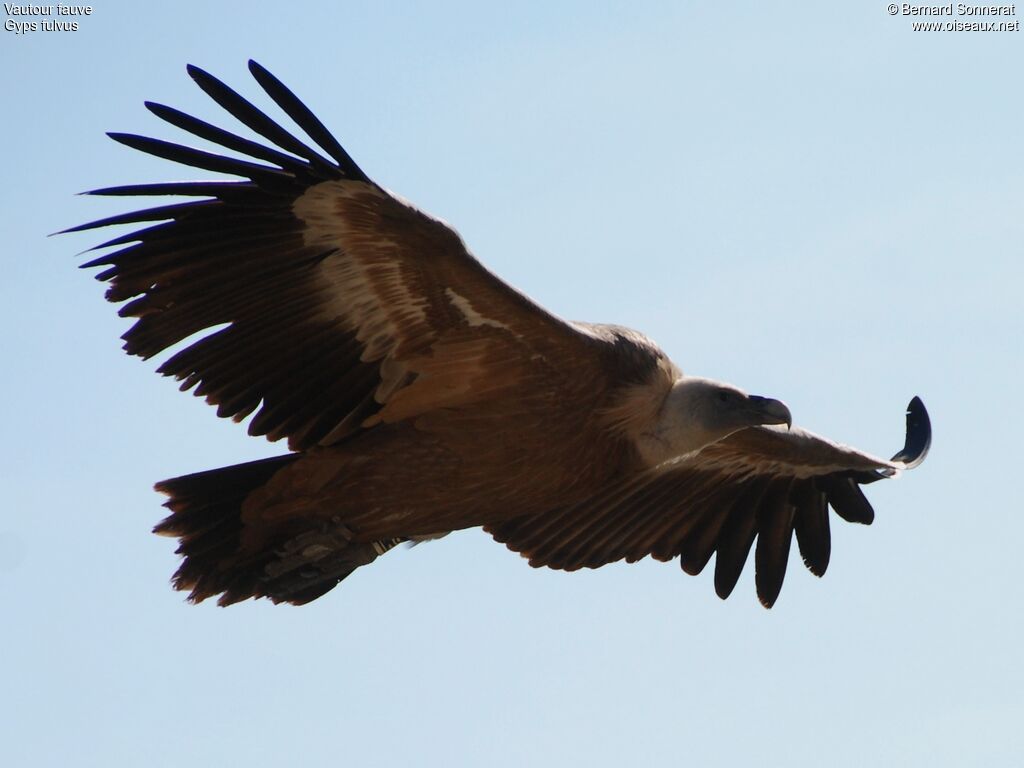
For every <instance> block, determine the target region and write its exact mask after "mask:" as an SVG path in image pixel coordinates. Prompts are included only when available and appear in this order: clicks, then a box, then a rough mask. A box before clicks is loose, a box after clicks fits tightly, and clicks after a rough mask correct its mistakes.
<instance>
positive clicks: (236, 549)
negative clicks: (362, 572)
mask: <svg viewBox="0 0 1024 768" xmlns="http://www.w3.org/2000/svg"><path fill="white" fill-rule="evenodd" d="M299 455H300V454H297V453H294V454H288V455H285V456H277V457H274V458H271V459H262V460H259V461H251V462H247V463H245V464H236V465H234V466H230V467H221V468H220V469H211V470H209V471H207V472H198V473H196V474H192V475H183V476H182V477H175V478H172V479H170V480H164V481H162V482H160V483H157V485H156V490H158V491H160V492H161V493H165V494H167V495H168V496H169V497H170V498H169V499H168V501H167V502H166V503H165V504H164V506H165V507H167V508H168V509H170V510H171V514H170V515H169V516H168V517H167V518H165V519H164V520H162V521H161V522H160V523H159V524H158V525H157V526H156V527H155V528H154V529H153V532H154V533H157V534H160V535H161V536H172V537H175V538H177V539H178V541H179V547H178V549H177V554H179V555H182V556H183V557H184V560H183V561H182V563H181V566H180V567H179V568H178V571H177V573H175V574H174V577H173V579H172V583H173V584H174V588H175V589H180V590H189V596H188V599H189V600H190V601H191V602H194V603H198V602H201V601H203V600H205V599H206V598H208V597H213V596H214V595H220V598H219V599H218V601H217V602H218V604H219V605H231V604H232V603H237V602H239V601H241V600H246V599H248V598H250V597H269V598H270V599H271V600H273V601H274V602H275V603H281V602H287V603H292V604H293V605H303V604H305V603H308V602H310V601H312V600H315V599H316V598H318V597H320V596H321V595H323V594H326V593H327V592H329V591H330V590H331V589H332V588H334V587H335V586H336V585H337V584H338V583H339V582H340V581H341V580H342V579H344V578H345V577H346V576H348V575H349V574H350V573H352V571H354V570H355V569H356V568H358V567H360V566H362V565H368V564H369V563H372V562H373V561H374V560H376V559H377V558H378V557H379V556H380V555H382V554H384V553H385V552H387V551H388V550H389V549H391V548H392V547H394V546H396V545H397V544H400V543H401V542H402V541H404V540H405V539H403V538H394V539H387V540H383V541H374V542H353V541H351V540H350V537H351V532H350V531H349V530H348V529H347V528H345V526H344V525H341V524H340V523H338V522H337V521H331V522H330V523H329V525H327V526H324V525H323V523H322V522H318V524H317V525H316V526H309V525H308V524H307V525H303V524H302V521H301V520H300V521H294V520H293V521H292V522H291V523H289V524H288V525H285V526H278V527H268V528H267V529H266V530H259V529H256V528H253V526H252V525H251V524H248V525H247V526H246V539H247V541H246V546H243V541H242V535H243V522H242V515H241V510H242V504H243V503H244V501H245V499H246V498H247V497H248V496H249V494H250V493H252V492H253V491H255V490H256V489H258V488H260V487H262V486H263V485H265V484H266V483H267V482H268V481H269V480H270V478H271V477H272V476H273V475H274V474H275V473H277V472H278V471H279V470H281V469H283V468H284V467H286V466H288V465H289V464H291V463H292V462H293V461H294V460H295V459H296V458H298V457H299ZM253 541H256V542H258V544H257V545H256V546H253V544H252V542H253Z"/></svg>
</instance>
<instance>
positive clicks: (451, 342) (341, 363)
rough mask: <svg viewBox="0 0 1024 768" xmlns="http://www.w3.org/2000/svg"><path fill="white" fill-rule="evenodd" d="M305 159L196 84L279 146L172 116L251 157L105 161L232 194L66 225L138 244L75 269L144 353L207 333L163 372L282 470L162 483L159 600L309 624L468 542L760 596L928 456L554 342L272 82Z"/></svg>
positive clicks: (138, 139)
mask: <svg viewBox="0 0 1024 768" xmlns="http://www.w3.org/2000/svg"><path fill="white" fill-rule="evenodd" d="M249 69H250V71H251V72H252V75H253V77H255V79H256V81H257V82H258V83H259V84H260V86H262V88H263V90H265V91H266V93H267V94H268V95H269V96H270V98H271V99H272V100H273V101H274V102H275V103H276V104H277V106H278V107H280V108H281V109H282V110H283V111H284V112H285V113H286V114H287V115H288V116H289V117H290V118H291V119H292V120H293V121H294V122H295V123H296V124H297V125H298V126H299V127H300V128H301V129H302V130H303V131H304V132H305V133H306V135H307V136H308V137H309V139H311V140H312V142H313V144H315V145H317V147H319V149H315V148H313V147H312V146H310V145H309V144H307V143H305V142H304V141H303V140H301V139H299V138H296V137H295V136H293V135H292V134H290V133H289V132H287V131H286V130H285V129H283V128H282V127H281V126H279V125H278V124H277V123H275V122H274V121H273V120H272V119H271V118H270V117H268V116H267V115H266V114H264V113H263V112H262V111H260V110H259V109H257V108H256V107H254V106H253V105H252V104H250V103H249V102H248V101H246V100H245V99H243V98H242V97H241V96H239V95H238V94H237V93H236V92H235V91H233V90H231V89H230V88H228V87H227V86H226V85H224V84H223V83H221V82H220V81H219V80H217V79H215V78H214V77H212V76H211V75H209V74H207V73H206V72H204V71H202V70H200V69H198V68H195V67H189V70H188V71H189V74H190V75H191V76H192V78H193V79H194V80H195V82H196V83H197V84H198V85H199V87H200V88H202V89H203V90H204V91H205V92H206V93H207V94H208V95H209V96H210V97H212V98H213V100H214V101H216V102H217V103H218V104H219V105H220V106H221V107H223V108H224V109H225V110H226V111H227V112H229V113H230V114H231V115H232V116H233V117H235V118H236V119H237V120H239V121H240V122H241V123H242V124H244V125H246V126H248V127H249V128H250V129H251V130H253V131H254V132H256V133H257V134H259V135H261V136H263V137H264V138H265V139H267V141H268V142H269V144H272V145H275V146H273V147H272V146H270V145H269V144H262V143H259V142H255V141H251V140H249V139H246V138H242V137H241V136H238V135H236V134H234V133H230V132H228V131H226V130H223V129H221V128H218V127H215V126H213V125H211V124H209V123H206V122H203V121H201V120H198V119H196V118H194V117H191V116H189V115H187V114H185V113H183V112H180V111H178V110H176V109H172V108H171V107H167V106H164V105H162V104H154V103H147V104H146V106H147V107H148V109H149V110H150V111H151V112H152V113H153V114H155V115H156V116H157V117H159V118H162V119H163V120H165V121H167V122H168V123H171V124H172V125H174V126H176V127H178V128H181V129H184V130H185V131H187V132H189V133H191V134H193V135H195V136H198V137H200V138H202V139H205V140H207V141H209V142H212V143H214V144H217V145H220V146H221V147H223V148H224V149H226V150H230V151H231V152H234V153H237V154H239V155H244V156H246V158H247V159H239V158H237V157H234V156H228V155H221V154H214V153H210V152H207V151H203V150H200V149H194V148H191V147H187V146H182V145H178V144H172V143H168V142H166V141H161V140H158V139H152V138H146V137H143V136H136V135H131V134H124V133H111V134H110V137H111V138H113V139H114V140H115V141H118V142H120V143H121V144H125V145H127V146H129V147H132V148H134V149H137V150H140V151H142V152H147V153H149V154H152V155H156V156H158V157H162V158H166V159H168V160H172V161H175V162H178V163H182V164H184V165H187V166H192V167H194V168H201V169H204V170H207V171H213V172H217V173H221V174H229V175H232V176H234V177H238V178H237V179H234V180H221V181H186V182H174V183H161V184H140V185H132V186H120V187H109V188H106V189H97V190H94V191H92V192H91V193H90V194H95V195H116V196H127V197H137V196H142V197H147V196H173V197H179V196H184V197H187V198H193V199H191V200H189V201H187V202H176V203H173V204H170V205H163V206H159V207H155V208H149V209H146V210H142V211H138V212H134V213H128V214H125V215H121V216H114V217H112V218H107V219H103V220H101V221H95V222H92V223H90V224H85V225H83V226H80V227H75V228H73V229H72V230H68V231H76V230H84V229H91V228H95V227H105V226H109V225H116V224H129V223H131V224H137V223H142V222H147V224H146V225H145V226H144V228H142V229H138V230H137V231H134V232H131V233H129V234H124V235H120V236H118V237H115V238H114V239H112V240H108V241H107V242H105V243H103V244H102V245H100V246H96V249H94V250H98V249H103V252H104V255H102V256H100V257H99V258H96V259H94V260H92V261H90V262H89V263H88V264H85V265H83V266H85V267H104V270H103V271H102V272H100V273H99V274H98V275H97V278H98V279H99V280H103V281H106V282H108V283H109V284H110V286H109V290H108V291H107V298H108V299H109V300H110V301H113V302H127V303H126V304H125V305H124V306H122V307H121V309H120V314H121V315H122V316H124V317H133V318H137V320H136V321H135V324H134V325H133V326H132V327H131V329H130V330H129V331H128V332H127V333H125V334H124V337H123V338H124V341H125V345H124V348H125V350H126V351H127V352H128V353H129V354H132V355H137V356H139V357H142V358H149V357H151V356H153V355H156V354H158V353H160V352H162V351H164V350H166V349H168V348H169V347H171V346H173V345H175V344H178V343H179V342H181V341H183V340H184V339H186V338H188V337H191V336H193V335H194V334H197V333H199V332H202V331H211V329H214V328H217V327H218V326H220V327H219V328H217V330H215V331H212V332H208V333H207V335H205V336H202V337H201V338H199V340H197V341H193V342H192V343H190V344H188V345H187V346H185V347H184V348H183V349H181V350H180V351H177V352H176V353H175V354H174V355H173V356H171V357H170V358H169V359H168V360H166V362H164V363H163V364H162V365H161V366H160V368H159V372H160V373H162V374H164V375H166V376H173V377H175V378H176V379H179V380H180V381H181V382H182V384H181V389H182V390H188V389H192V390H193V391H194V393H195V394H196V395H199V396H201V397H204V398H205V399H206V401H207V402H209V403H211V404H214V405H216V406H217V414H218V415H219V416H227V417H231V418H232V419H234V420H235V421H240V420H242V419H244V418H246V417H248V416H250V415H253V416H252V420H251V421H250V422H249V434H251V435H265V436H266V437H267V438H268V439H270V440H279V439H281V438H287V439H288V447H289V448H290V450H291V452H290V453H287V454H285V455H283V456H279V457H276V458H271V459H266V460H263V461H253V462H248V463H245V464H238V465H235V466H229V467H223V468H221V469H214V470H210V471H208V472H200V473H198V474H193V475H186V476H184V477H177V478H174V479H172V480H165V481H163V482H161V483H158V484H157V486H156V487H157V489H159V490H160V491H162V492H163V493H165V494H167V496H169V497H170V499H169V501H167V503H166V506H167V507H168V508H169V509H170V510H171V514H170V515H169V516H168V517H167V518H166V519H165V520H164V521H163V522H161V523H160V524H159V525H157V526H156V529H155V530H156V532H157V533H160V534H164V535H167V536H172V537H176V538H177V539H178V540H179V542H180V547H179V548H178V550H177V551H178V553H180V554H181V555H182V556H183V557H184V560H183V562H182V563H181V567H180V568H179V569H178V571H177V573H176V574H175V576H174V586H175V587H176V588H178V589H183V590H189V591H190V595H189V598H190V599H191V600H194V601H200V600H203V599H205V598H207V597H210V596H214V595H220V599H219V602H220V603H221V604H222V605H227V604H230V603H234V602H236V601H239V600H244V599H246V598H250V597H269V598H270V599H271V600H273V601H274V602H289V603H294V604H302V603H306V602H309V601H311V600H314V599H316V598H318V597H320V596H321V595H323V594H324V593H325V592H327V591H329V590H330V589H331V588H333V587H334V586H335V585H336V584H337V583H338V582H340V581H341V580H342V579H344V578H345V577H346V576H348V575H349V574H350V573H351V572H352V571H353V570H355V569H356V568H358V567H360V566H363V565H367V564H369V563H371V562H373V561H374V560H376V559H377V558H378V557H380V556H381V555H383V554H384V553H385V552H387V551H388V550H390V549H391V548H393V547H394V546H395V545H396V544H398V543H401V542H416V541H422V540H426V539H431V538H435V537H438V536H443V535H444V534H445V533H447V532H450V531H454V530H458V529H462V528H471V527H476V526H482V527H483V528H484V530H486V531H487V532H488V533H490V534H491V535H492V536H493V537H494V538H495V539H497V540H498V541H499V542H502V543H504V544H505V545H507V546H508V547H509V548H510V549H512V550H515V551H517V552H520V553H522V555H523V556H524V557H527V558H529V562H530V565H533V566H542V565H546V566H548V567H551V568H559V569H564V570H575V569H577V568H583V567H587V568H596V567H598V566H601V565H604V564H605V563H611V562H615V561H617V560H623V559H624V560H626V561H628V562H633V561H636V560H640V559H641V558H644V557H646V556H648V555H650V556H652V557H654V558H657V559H659V560H666V561H667V560H672V559H674V558H678V559H679V563H680V565H681V566H682V569H683V570H684V571H686V572H687V573H690V574H696V573H699V572H700V571H701V570H702V569H703V568H704V566H705V565H706V564H707V563H708V561H709V560H710V558H711V555H712V554H713V553H714V554H715V577H714V582H715V590H716V591H717V593H718V594H719V596H721V597H722V598H725V597H727V596H728V595H729V593H730V592H731V591H732V589H733V587H734V586H735V584H736V581H737V579H738V578H739V575H740V572H741V570H742V569H743V566H744V563H745V561H746V559H747V555H748V553H749V552H750V549H751V547H752V546H753V545H754V542H755V540H756V542H757V545H756V549H755V553H754V561H755V566H756V585H757V594H758V596H759V597H760V600H761V602H762V603H763V604H764V605H765V606H771V605H772V604H773V603H774V602H775V599H776V598H777V597H778V594H779V590H780V588H781V586H782V580H783V577H784V575H785V572H786V564H787V561H788V559H789V549H790V541H791V539H792V537H793V535H794V534H795V536H796V541H797V545H798V546H799V549H800V554H801V555H802V556H803V560H804V563H805V564H806V565H807V567H808V568H809V569H810V570H811V571H812V572H813V573H815V574H817V575H819V576H820V575H822V574H823V573H824V572H825V569H826V567H827V566H828V562H829V553H830V548H831V546H830V537H829V514H828V507H829V506H831V507H832V509H834V510H835V512H836V513H837V514H838V515H839V516H840V517H842V518H843V519H845V520H848V521H850V522H856V523H864V524H867V523H870V522H871V520H872V518H873V516H874V513H873V511H872V509H871V506H870V505H869V504H868V502H867V500H866V499H865V497H864V494H863V493H862V492H861V489H860V486H861V485H865V484H867V483H872V482H874V481H876V480H879V479H882V478H885V477H890V476H892V475H893V474H895V473H896V472H898V471H899V470H901V469H906V468H910V467H914V466H916V465H917V464H919V463H920V462H921V461H922V459H923V458H924V456H925V454H926V452H927V450H928V446H929V443H930V439H931V438H930V426H929V422H928V416H927V413H926V412H925V409H924V405H923V404H922V403H921V401H920V400H919V399H917V398H914V399H913V400H912V401H911V402H910V406H909V408H908V411H907V441H906V445H905V447H904V448H903V450H901V451H900V452H899V453H897V454H896V455H895V456H894V457H893V458H892V459H891V460H889V461H886V460H884V459H880V458H876V457H874V456H871V455H869V454H866V453H863V452H861V451H858V450H855V449H853V448H849V447H847V446H844V445H840V444H838V443H835V442H832V441H830V440H826V439H825V438H822V437H818V436H817V435H813V434H811V433H810V432H806V431H804V430H801V429H798V428H791V417H790V412H789V409H788V408H787V407H786V406H785V405H784V404H783V403H782V402H780V401H778V400H774V399H769V398H766V397H758V396H755V395H748V394H747V393H746V392H744V391H742V390H740V389H738V388H737V387H734V386H731V385H729V384H723V383H720V382H717V381H712V380H710V379H705V378H697V377H694V376H689V375H685V374H683V372H682V371H681V370H680V369H679V368H678V367H676V366H675V365H674V364H673V363H672V361H671V360H669V359H668V357H667V356H666V355H665V353H664V352H662V351H661V350H660V349H659V348H658V347H657V346H656V345H655V344H654V343H653V342H652V341H650V340H649V339H647V338H646V337H645V336H643V335H641V334H639V333H637V332H636V331H632V330H629V329H627V328H621V327H618V326H614V325H599V324H590V323H578V322H568V321H565V320H562V319H561V318H559V317H558V316H556V315H553V314H551V313H550V312H548V311H547V310H545V309H544V308H543V307H540V306H538V305H537V304H535V303H533V302H532V301H531V300H530V299H529V298H527V297H526V296H524V295H523V294H521V293H519V292H518V291H516V290H515V289H514V288H512V287H510V286H508V285H506V284H505V283H503V282H502V281H501V280H499V279H498V278H497V277H495V276H494V275H493V274H491V273H490V272H488V271H487V269H486V268H485V267H483V266H482V265H481V264H480V263H479V262H478V261H477V260H476V259H475V258H473V256H472V255H471V254H470V253H469V251H468V250H467V249H466V246H465V244H464V243H463V242H462V240H461V239H460V237H459V235H458V234H457V233H456V232H455V231H454V230H453V229H451V228H450V227H449V226H447V225H446V224H445V223H443V222H441V221H439V220H438V219H435V218H433V217H431V216H429V215H427V214H426V213H424V212H422V211H420V210H418V209H416V208H414V207H413V206H411V205H410V204H409V203H407V202H405V201H403V200H401V199H399V198H398V197H396V196H394V195H392V194H391V193H389V192H388V191H386V190H385V189H383V188H381V187H380V186H378V185H377V184H375V183H374V182H373V181H371V180H370V178H369V177H367V175H366V174H365V173H363V171H362V170H361V169H360V168H359V166H357V165H356V164H355V162H354V161H353V160H352V158H351V157H349V155H348V153H347V152H346V151H345V150H344V149H343V148H342V147H341V145H340V144H339V143H338V142H337V141H336V140H335V139H334V137H333V136H332V135H331V134H330V133H329V132H328V131H327V129H326V128H325V127H324V125H323V124H322V123H321V122H320V121H319V120H318V119H317V118H316V117H315V116H314V115H313V113H312V112H311V111H310V110H309V109H308V108H307V107H306V106H305V105H304V104H303V103H302V102H301V101H299V99H298V98H297V97H296V96H295V95H294V94H293V93H292V92H291V91H290V90H288V89H287V88H286V87H285V86H284V85H283V84H282V83H281V82H280V81H279V80H277V79H276V78H275V77H274V76H273V75H271V74H270V73H269V72H268V71H267V70H266V69H264V68H263V67H261V66H260V65H258V64H256V63H255V62H250V64H249Z"/></svg>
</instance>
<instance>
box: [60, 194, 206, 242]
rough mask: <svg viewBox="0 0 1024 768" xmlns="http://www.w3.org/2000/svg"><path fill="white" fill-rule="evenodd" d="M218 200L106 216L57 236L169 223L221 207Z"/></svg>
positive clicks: (174, 204)
mask: <svg viewBox="0 0 1024 768" xmlns="http://www.w3.org/2000/svg"><path fill="white" fill-rule="evenodd" d="M223 205H224V203H222V202H221V201H220V200H189V201H188V202H187V203H173V204H171V205H159V206H155V207H153V208H144V209H143V210H141V211H131V212H129V213H120V214H118V215H117V216H108V217H107V218H105V219H97V220H96V221H90V222H88V223H86V224H79V225H78V226H76V227H71V228H70V229H65V230H63V231H62V232H59V233H58V234H61V235H63V234H66V233H69V232H84V231H86V230H89V229H99V228H100V227H112V226H115V225H117V224H138V223H139V222H142V221H170V220H175V219H178V218H179V217H182V216H186V215H188V214H191V213H199V212H200V211H203V210H209V209H210V208H211V207H212V208H220V207H223Z"/></svg>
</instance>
